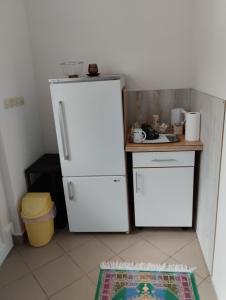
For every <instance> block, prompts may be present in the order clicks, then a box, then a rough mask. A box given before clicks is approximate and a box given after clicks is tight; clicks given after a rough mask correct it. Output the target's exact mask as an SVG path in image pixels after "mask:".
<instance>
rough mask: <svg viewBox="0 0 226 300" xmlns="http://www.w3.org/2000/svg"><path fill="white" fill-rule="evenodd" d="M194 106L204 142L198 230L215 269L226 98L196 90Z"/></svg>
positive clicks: (203, 249)
mask: <svg viewBox="0 0 226 300" xmlns="http://www.w3.org/2000/svg"><path fill="white" fill-rule="evenodd" d="M191 109H192V110H193V111H199V112H201V141H202V142H203V152H202V153H201V157H200V170H199V189H198V211H197V228H196V230H197V235H198V238H199V242H200V245H201V248H202V251H203V253H204V257H205V260H206V263H207V266H208V269H209V271H210V272H212V263H213V253H214V242H215V227H216V214H217V204H218V184H219V175H220V163H221V149H222V136H223V127H224V111H225V101H223V100H222V99H219V98H216V97H213V96H210V95H207V94H204V93H201V92H199V91H196V90H192V92H191Z"/></svg>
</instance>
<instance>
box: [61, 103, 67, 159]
mask: <svg viewBox="0 0 226 300" xmlns="http://www.w3.org/2000/svg"><path fill="white" fill-rule="evenodd" d="M59 122H60V133H61V140H62V145H63V153H64V159H65V160H69V150H68V141H67V134H66V128H65V123H64V113H63V101H59Z"/></svg>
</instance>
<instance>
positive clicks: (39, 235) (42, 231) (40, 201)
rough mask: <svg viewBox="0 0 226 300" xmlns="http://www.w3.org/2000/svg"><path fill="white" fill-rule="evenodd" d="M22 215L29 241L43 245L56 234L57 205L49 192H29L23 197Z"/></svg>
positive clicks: (37, 245) (32, 243) (38, 245)
mask: <svg viewBox="0 0 226 300" xmlns="http://www.w3.org/2000/svg"><path fill="white" fill-rule="evenodd" d="M21 217H22V219H23V221H24V224H25V228H26V231H27V235H28V239H29V242H30V244H31V245H32V246H34V247H41V246H44V245H46V244H48V242H49V241H50V240H51V238H52V236H53V234H54V223H53V219H54V217H55V207H54V203H53V202H52V200H51V196H50V194H49V193H27V194H26V195H25V196H24V197H23V199H22V211H21Z"/></svg>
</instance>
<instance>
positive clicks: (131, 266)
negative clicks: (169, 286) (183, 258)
mask: <svg viewBox="0 0 226 300" xmlns="http://www.w3.org/2000/svg"><path fill="white" fill-rule="evenodd" d="M100 268H101V269H108V270H109V269H114V270H134V271H162V272H181V273H193V272H194V271H195V269H196V268H195V267H192V268H191V267H188V266H186V265H176V264H175V265H170V264H152V263H134V262H118V261H115V262H112V261H104V262H102V263H101V264H100Z"/></svg>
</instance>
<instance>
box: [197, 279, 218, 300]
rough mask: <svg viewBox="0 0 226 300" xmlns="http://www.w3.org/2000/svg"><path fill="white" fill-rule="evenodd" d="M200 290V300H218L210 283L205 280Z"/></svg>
mask: <svg viewBox="0 0 226 300" xmlns="http://www.w3.org/2000/svg"><path fill="white" fill-rule="evenodd" d="M198 290H199V296H200V300H217V296H216V293H215V290H214V288H213V285H212V283H211V282H210V281H208V280H204V281H203V282H202V283H201V284H200V285H199V288H198Z"/></svg>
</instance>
